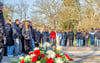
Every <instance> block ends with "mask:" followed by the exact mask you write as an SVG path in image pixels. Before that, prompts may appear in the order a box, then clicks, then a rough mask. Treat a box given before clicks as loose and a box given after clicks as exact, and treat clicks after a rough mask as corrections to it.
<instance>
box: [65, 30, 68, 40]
mask: <svg viewBox="0 0 100 63" xmlns="http://www.w3.org/2000/svg"><path fill="white" fill-rule="evenodd" d="M67 38H68V34H67V33H66V32H64V39H65V40H67Z"/></svg>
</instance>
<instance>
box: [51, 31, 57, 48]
mask: <svg viewBox="0 0 100 63" xmlns="http://www.w3.org/2000/svg"><path fill="white" fill-rule="evenodd" d="M50 36H51V42H52V45H51V46H56V43H55V39H56V32H55V31H54V30H52V31H51V33H50Z"/></svg>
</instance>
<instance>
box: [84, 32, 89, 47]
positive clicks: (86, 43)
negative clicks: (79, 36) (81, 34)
mask: <svg viewBox="0 0 100 63" xmlns="http://www.w3.org/2000/svg"><path fill="white" fill-rule="evenodd" d="M88 41H89V33H88V32H86V33H85V46H88Z"/></svg>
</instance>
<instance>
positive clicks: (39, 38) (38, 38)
mask: <svg viewBox="0 0 100 63" xmlns="http://www.w3.org/2000/svg"><path fill="white" fill-rule="evenodd" d="M35 41H36V42H39V43H40V42H41V33H40V32H39V31H37V32H35Z"/></svg>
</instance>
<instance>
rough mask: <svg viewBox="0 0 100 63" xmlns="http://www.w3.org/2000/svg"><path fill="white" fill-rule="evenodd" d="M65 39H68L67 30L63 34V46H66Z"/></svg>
mask: <svg viewBox="0 0 100 63" xmlns="http://www.w3.org/2000/svg"><path fill="white" fill-rule="evenodd" d="M67 38H68V34H67V30H66V31H65V32H64V40H65V43H64V46H67Z"/></svg>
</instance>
